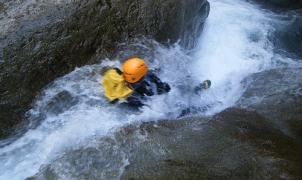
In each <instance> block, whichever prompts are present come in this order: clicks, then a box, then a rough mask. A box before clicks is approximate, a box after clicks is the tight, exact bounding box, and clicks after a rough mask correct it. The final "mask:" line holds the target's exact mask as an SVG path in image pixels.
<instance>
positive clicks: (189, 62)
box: [0, 0, 276, 180]
mask: <svg viewBox="0 0 302 180" xmlns="http://www.w3.org/2000/svg"><path fill="white" fill-rule="evenodd" d="M210 3H211V12H210V15H209V17H208V20H207V22H206V24H205V28H204V31H203V33H202V36H201V37H200V39H199V40H198V46H197V48H196V49H195V50H194V51H193V52H192V51H190V52H188V51H186V50H184V49H183V48H181V47H180V46H179V45H178V44H175V45H173V46H170V47H164V46H161V45H160V44H157V43H156V42H153V46H152V47H153V48H154V49H153V50H152V52H153V53H152V55H151V54H148V53H146V54H145V55H144V56H143V57H142V58H144V59H145V60H146V61H147V63H148V65H149V67H150V68H151V69H156V70H157V72H158V75H159V77H160V78H161V79H162V80H163V81H165V82H168V83H169V84H170V85H171V87H172V90H171V92H170V93H168V94H165V95H160V96H154V97H151V98H149V99H148V100H147V102H146V104H147V106H145V107H143V108H141V109H140V110H139V111H133V110H129V109H123V108H121V107H119V106H117V105H112V104H108V103H107V102H106V100H105V98H104V97H103V90H102V88H101V80H102V75H101V74H102V69H103V68H104V67H106V66H115V67H120V65H121V62H120V61H119V60H118V59H112V60H101V61H100V63H99V64H96V65H90V66H84V67H81V68H77V69H76V70H74V71H73V72H71V73H69V74H67V75H66V76H64V77H61V78H59V79H57V80H56V81H54V82H53V83H52V84H51V85H49V86H48V87H47V88H46V89H45V90H44V91H43V92H42V93H41V96H40V97H39V98H38V99H37V101H36V102H35V105H34V108H33V109H31V110H30V111H29V112H28V115H29V117H30V119H31V120H32V121H35V120H36V119H41V120H40V121H41V122H40V125H38V126H37V127H36V128H33V129H30V130H28V132H27V133H25V134H24V135H23V136H22V137H20V138H19V139H17V140H15V141H14V142H12V143H11V144H9V145H7V146H4V147H2V148H1V149H0V164H1V168H0V179H1V180H2V179H24V178H26V177H30V176H33V175H35V174H36V173H37V172H38V171H39V168H41V167H42V166H43V165H45V164H47V163H50V162H51V161H52V160H54V159H56V158H58V157H59V156H60V155H62V154H63V153H64V152H66V151H68V150H70V149H77V148H78V147H81V146H86V145H87V144H89V143H90V144H91V142H93V140H95V139H97V138H100V137H102V136H105V135H109V134H110V133H112V132H114V131H116V130H118V129H119V128H120V127H122V126H125V125H127V124H130V123H133V122H140V121H151V120H159V119H176V118H177V117H178V116H179V114H180V113H181V111H182V110H183V109H186V108H189V107H195V108H197V109H198V114H197V115H199V116H202V115H213V114H215V113H217V112H220V111H222V110H223V109H225V108H227V107H230V106H232V105H233V104H234V103H235V102H236V101H237V100H238V99H239V97H240V96H241V94H242V93H243V91H244V87H243V86H242V84H241V81H242V80H243V79H244V78H245V77H247V76H248V75H250V74H252V73H255V72H259V71H263V70H266V69H269V68H273V67H274V66H275V64H276V63H275V62H274V57H275V55H274V53H273V47H272V44H271V43H270V41H269V39H268V35H269V33H270V32H271V31H272V30H273V27H272V24H271V23H270V21H271V19H270V14H269V13H267V12H263V11H261V10H259V9H257V8H256V7H254V6H252V5H250V4H248V3H246V2H244V1H240V0H211V1H210ZM136 46H141V47H144V48H148V47H145V44H144V43H143V42H141V43H137V44H136ZM205 79H210V80H211V81H212V87H211V88H210V89H209V90H206V91H203V92H202V93H201V94H195V93H194V92H193V91H192V90H191V89H193V88H194V86H195V85H197V84H198V83H200V82H202V81H203V80H205ZM62 92H65V93H67V94H68V95H69V96H70V97H72V99H73V103H71V105H70V102H64V101H63V102H60V101H59V102H57V101H54V99H55V97H56V96H57V95H58V94H59V93H62ZM53 102H55V103H62V104H61V105H63V106H65V105H66V103H68V104H69V105H68V108H66V109H64V110H63V111H56V112H54V111H53V110H51V108H50V106H49V104H50V103H53ZM66 106H67V105H66ZM59 107H61V106H59ZM194 115H196V114H194ZM37 117H38V118H37Z"/></svg>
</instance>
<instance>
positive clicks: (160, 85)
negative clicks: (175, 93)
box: [150, 73, 171, 94]
mask: <svg viewBox="0 0 302 180" xmlns="http://www.w3.org/2000/svg"><path fill="white" fill-rule="evenodd" d="M150 78H151V81H152V82H154V83H155V84H156V88H157V93H158V94H163V93H167V92H169V91H170V90H171V88H170V86H169V84H168V83H165V82H162V81H161V80H160V79H159V78H158V77H157V76H156V75H155V74H153V73H150Z"/></svg>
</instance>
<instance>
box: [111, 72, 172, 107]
mask: <svg viewBox="0 0 302 180" xmlns="http://www.w3.org/2000/svg"><path fill="white" fill-rule="evenodd" d="M115 69H116V71H117V72H118V73H120V74H121V73H122V71H121V70H119V69H118V68H115ZM130 85H131V87H132V88H133V90H134V92H133V94H132V95H131V96H130V97H128V98H127V100H126V102H125V103H126V104H127V105H130V106H132V107H141V106H143V105H144V104H143V101H144V99H145V97H146V96H153V95H157V94H158V95H160V94H163V93H167V92H169V91H170V89H171V88H170V86H169V84H167V83H165V82H162V81H161V80H160V79H159V78H158V77H157V76H156V75H155V74H154V73H153V72H152V71H149V72H148V73H147V75H146V76H145V77H144V78H143V79H142V80H140V81H139V82H137V83H134V84H130Z"/></svg>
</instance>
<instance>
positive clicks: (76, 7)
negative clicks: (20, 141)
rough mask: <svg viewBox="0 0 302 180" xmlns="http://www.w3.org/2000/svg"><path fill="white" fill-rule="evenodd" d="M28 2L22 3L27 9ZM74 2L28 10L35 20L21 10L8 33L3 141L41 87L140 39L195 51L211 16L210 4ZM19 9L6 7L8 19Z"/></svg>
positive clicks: (0, 71)
mask: <svg viewBox="0 0 302 180" xmlns="http://www.w3.org/2000/svg"><path fill="white" fill-rule="evenodd" d="M23 2H25V1H19V2H18V3H21V4H20V6H21V7H22V6H23V4H22V3H23ZM41 2H44V1H41ZM45 2H47V1H45ZM72 2H73V3H69V4H63V5H62V6H57V5H56V6H55V5H49V4H47V3H46V4H47V5H45V6H38V8H37V7H36V6H37V5H31V6H30V8H28V9H26V10H24V13H25V12H29V15H25V14H22V12H23V11H21V10H22V8H20V10H19V11H20V12H21V13H20V14H19V16H18V17H14V20H18V23H15V24H13V25H10V26H9V29H10V31H7V32H6V31H4V32H2V34H1V37H0V42H1V46H0V47H1V51H0V54H1V56H0V57H1V58H2V59H1V60H0V95H1V96H0V137H1V136H3V135H7V134H9V133H10V132H11V127H12V126H14V125H16V124H18V122H20V121H21V119H22V116H23V115H24V113H25V112H26V111H27V110H28V109H29V108H30V104H31V103H32V102H33V100H34V98H35V96H36V95H37V93H38V92H39V91H40V90H41V88H43V87H45V86H46V85H47V84H48V83H49V82H51V81H53V80H54V79H55V78H57V77H59V76H61V75H64V74H66V73H68V72H70V71H72V70H73V69H74V68H75V67H77V66H83V65H85V64H89V63H95V62H97V61H98V60H99V59H100V58H102V57H110V56H111V55H112V54H113V53H114V52H115V51H118V49H115V47H116V45H117V44H118V43H119V42H122V41H127V40H128V39H131V38H134V37H136V36H138V35H144V36H147V37H150V38H155V39H156V40H158V41H160V42H162V43H173V42H176V41H177V40H178V39H181V40H182V43H183V44H184V45H187V46H192V45H193V44H194V43H193V42H194V39H195V38H196V37H197V36H198V34H199V32H200V31H201V28H202V24H203V22H204V21H205V19H206V17H207V15H208V13H209V4H208V2H207V1H205V0H188V1H177V0H165V1H161V0H154V1H149V0H139V1H124V0H89V1H88V0H84V1H72ZM14 5H15V4H13V2H12V1H7V2H6V4H1V17H2V19H3V18H7V17H11V16H13V14H14V13H17V12H10V6H14ZM16 6H17V5H16ZM35 8H36V9H38V10H36V9H35ZM3 9H4V10H3ZM2 10H3V12H2ZM34 10H36V11H34ZM19 11H18V12H19ZM41 12H43V13H41ZM10 14H11V16H9V15H10ZM7 26H8V25H7ZM190 31H191V32H192V33H191V34H190Z"/></svg>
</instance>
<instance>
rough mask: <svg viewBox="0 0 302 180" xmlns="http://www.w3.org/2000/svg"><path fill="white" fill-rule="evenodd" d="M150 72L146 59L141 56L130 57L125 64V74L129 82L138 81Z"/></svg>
mask: <svg viewBox="0 0 302 180" xmlns="http://www.w3.org/2000/svg"><path fill="white" fill-rule="evenodd" d="M147 72H148V67H147V65H146V63H145V62H144V60H142V59H140V58H130V59H128V60H126V61H125V62H124V64H123V75H124V78H125V80H126V81H127V82H129V83H136V82H138V81H139V80H141V79H142V78H143V77H144V76H145V75H146V74H147Z"/></svg>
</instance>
